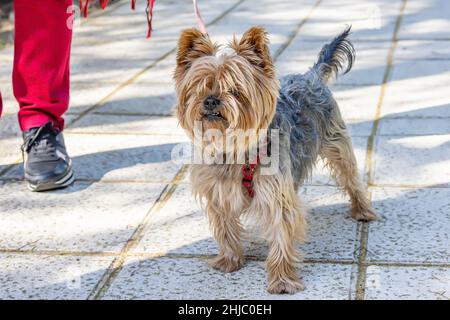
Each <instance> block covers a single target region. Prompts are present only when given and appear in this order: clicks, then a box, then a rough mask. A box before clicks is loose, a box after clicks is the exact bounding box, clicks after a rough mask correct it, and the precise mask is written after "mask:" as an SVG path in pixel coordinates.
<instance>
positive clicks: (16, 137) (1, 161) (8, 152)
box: [0, 92, 23, 172]
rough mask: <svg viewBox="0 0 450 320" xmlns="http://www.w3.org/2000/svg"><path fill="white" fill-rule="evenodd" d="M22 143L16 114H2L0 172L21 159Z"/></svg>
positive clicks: (0, 123) (0, 119) (0, 120)
mask: <svg viewBox="0 0 450 320" xmlns="http://www.w3.org/2000/svg"><path fill="white" fill-rule="evenodd" d="M2 93H3V92H2ZM22 143H23V140H22V138H21V133H20V128H19V124H18V121H17V115H16V114H6V115H3V116H2V117H1V118H0V150H1V153H0V172H2V171H3V170H5V169H6V168H7V167H8V166H9V165H11V164H13V163H16V162H17V161H19V159H22V154H21V152H20V145H21V144H22Z"/></svg>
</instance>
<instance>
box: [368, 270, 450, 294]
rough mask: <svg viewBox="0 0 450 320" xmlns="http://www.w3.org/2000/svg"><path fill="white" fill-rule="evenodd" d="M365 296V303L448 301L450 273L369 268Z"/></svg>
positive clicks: (449, 271) (447, 271) (445, 271)
mask: <svg viewBox="0 0 450 320" xmlns="http://www.w3.org/2000/svg"><path fill="white" fill-rule="evenodd" d="M365 292H366V296H365V299H367V300H385V299H388V300H448V299H449V298H450V295H449V292H450V269H449V268H436V267H378V266H370V267H368V268H367V285H366V290H365Z"/></svg>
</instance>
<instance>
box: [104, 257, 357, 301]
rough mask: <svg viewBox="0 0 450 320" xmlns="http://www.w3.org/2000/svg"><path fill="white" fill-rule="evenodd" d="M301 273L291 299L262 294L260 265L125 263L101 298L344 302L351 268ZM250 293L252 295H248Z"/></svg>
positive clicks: (310, 268)
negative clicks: (227, 269)
mask: <svg viewBox="0 0 450 320" xmlns="http://www.w3.org/2000/svg"><path fill="white" fill-rule="evenodd" d="M299 274H300V276H301V277H302V279H303V281H304V284H305V286H306V289H305V290H304V291H302V292H299V293H297V294H295V295H270V294H268V293H267V291H266V285H267V283H266V277H267V274H266V271H265V268H264V263H263V262H255V261H251V262H248V263H247V264H246V265H245V266H244V267H243V268H242V269H241V270H239V271H237V272H233V273H228V274H225V273H221V272H220V271H216V270H214V269H212V268H211V267H209V266H208V264H207V262H206V260H203V259H172V258H160V259H149V260H138V259H129V260H128V261H127V262H126V265H125V266H124V268H123V269H122V271H121V273H120V274H119V276H118V277H117V278H116V280H115V281H114V282H113V284H112V286H111V287H110V289H109V290H108V292H107V293H106V295H105V297H104V298H105V299H302V300H308V299H348V297H349V291H350V289H349V287H350V276H351V266H349V265H334V264H305V265H302V266H301V269H300V270H299ZM250 288H251V290H249V289H250Z"/></svg>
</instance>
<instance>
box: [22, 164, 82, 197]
mask: <svg viewBox="0 0 450 320" xmlns="http://www.w3.org/2000/svg"><path fill="white" fill-rule="evenodd" d="M74 180H75V177H74V175H73V170H72V169H70V170H69V171H68V172H67V174H66V175H65V176H64V177H62V178H61V179H59V180H58V181H54V182H47V183H44V184H33V183H28V189H29V190H31V191H34V192H40V191H49V190H56V189H62V188H66V187H68V186H70V185H71V184H72V183H73V181H74Z"/></svg>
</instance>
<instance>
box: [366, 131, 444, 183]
mask: <svg viewBox="0 0 450 320" xmlns="http://www.w3.org/2000/svg"><path fill="white" fill-rule="evenodd" d="M449 142H450V135H448V134H446V135H430V136H414V137H390V136H383V137H379V138H378V142H377V146H376V153H375V166H374V170H375V183H376V184H389V185H405V184H407V185H411V184H416V185H417V184H419V185H424V184H426V185H428V184H429V185H450V170H448V168H449V166H450V150H449Z"/></svg>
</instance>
